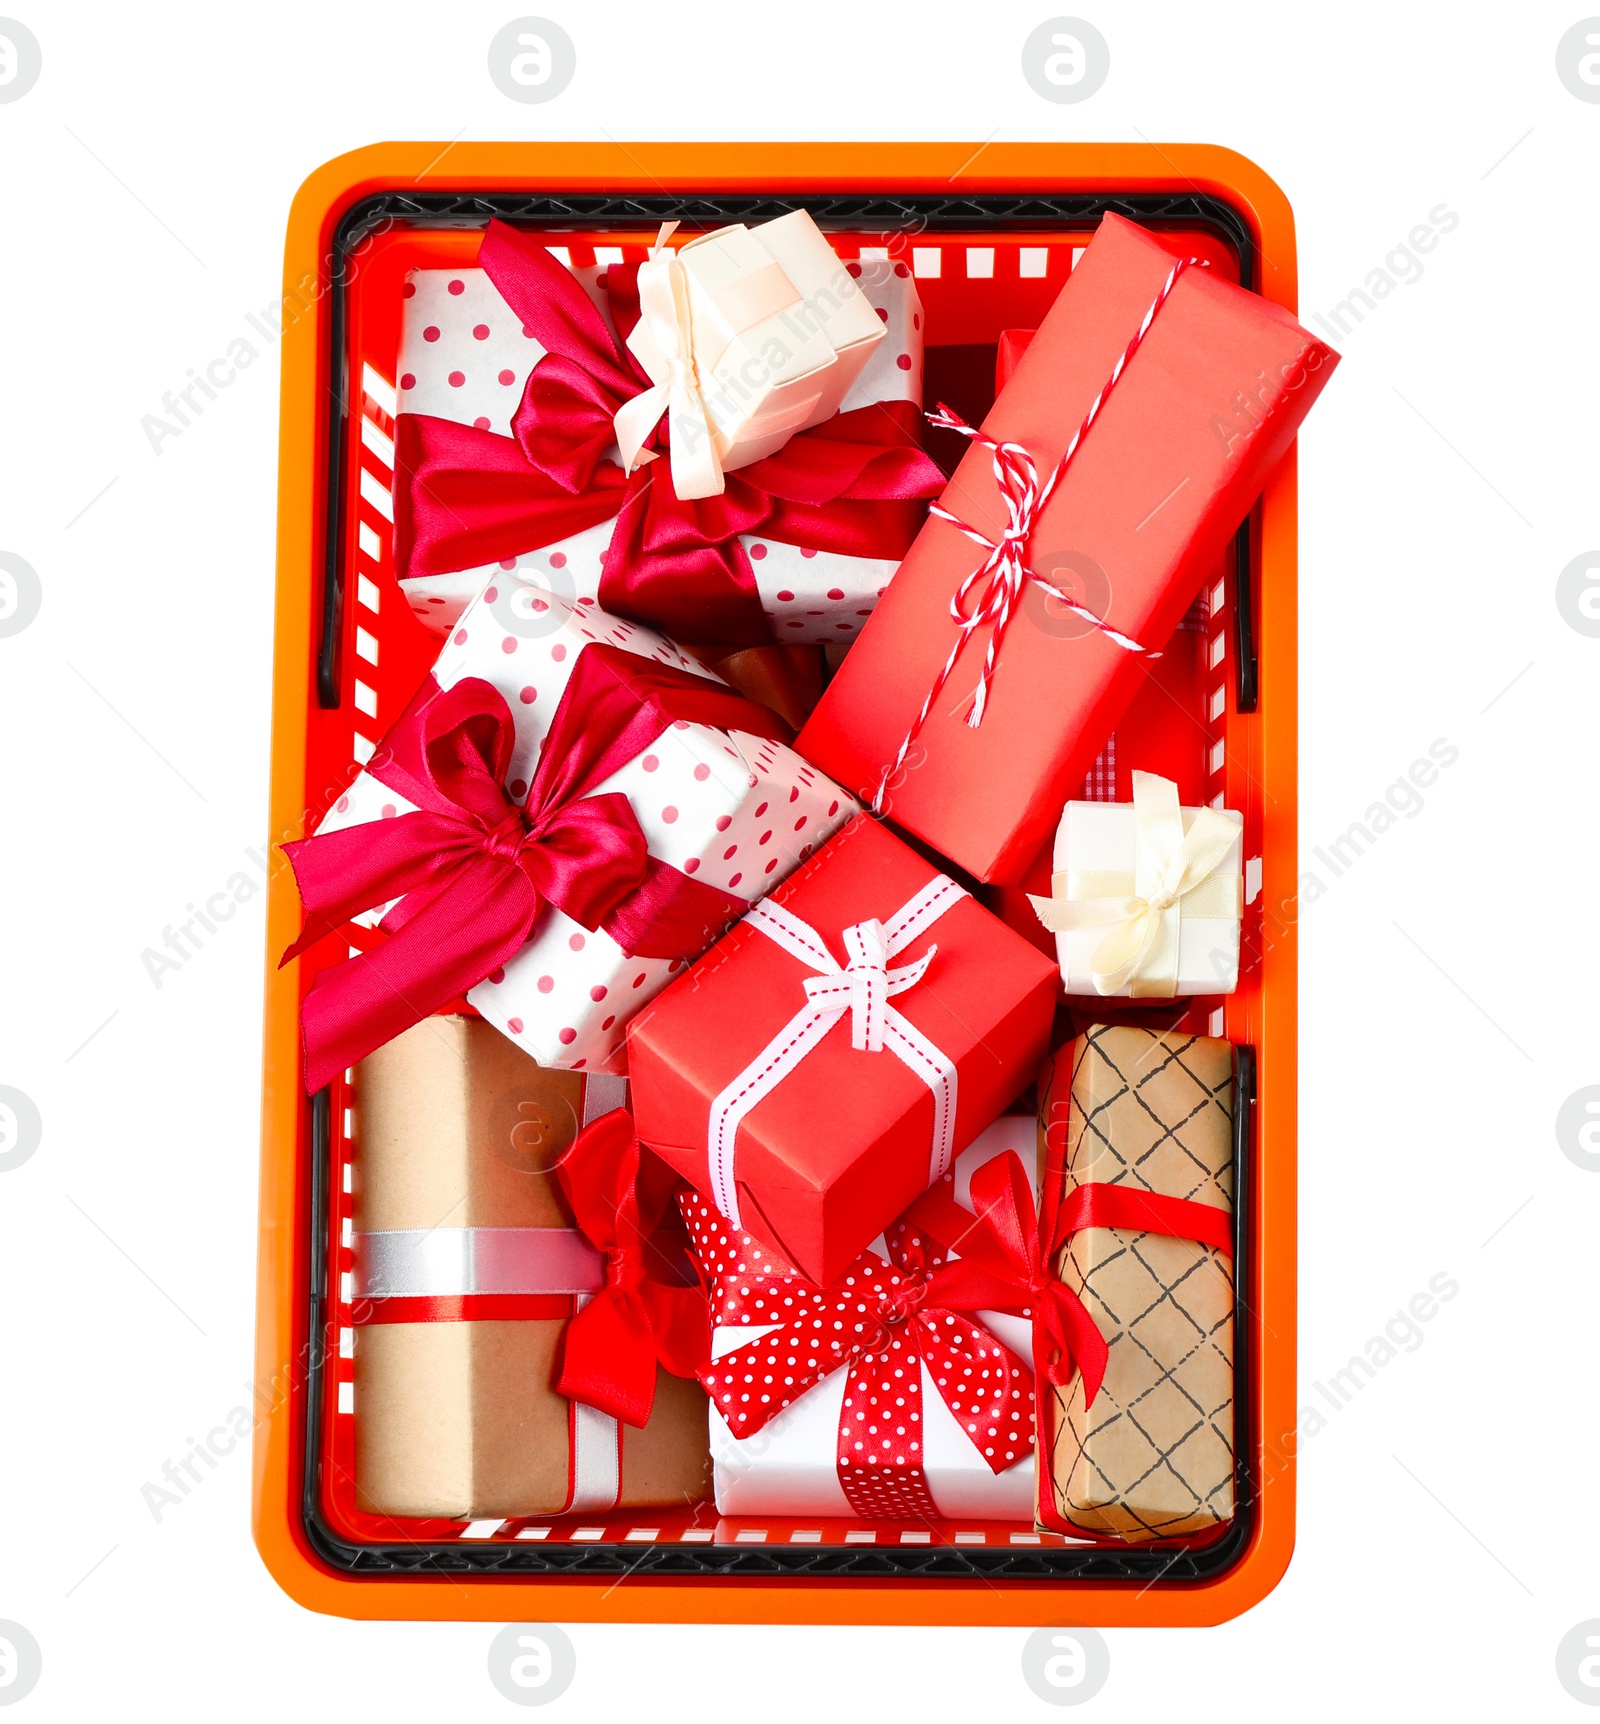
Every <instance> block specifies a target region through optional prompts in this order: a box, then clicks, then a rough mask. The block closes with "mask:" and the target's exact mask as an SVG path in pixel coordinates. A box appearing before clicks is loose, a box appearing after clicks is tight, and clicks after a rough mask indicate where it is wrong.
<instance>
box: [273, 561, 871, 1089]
mask: <svg viewBox="0 0 1600 1724" xmlns="http://www.w3.org/2000/svg"><path fill="white" fill-rule="evenodd" d="M780 734H781V727H780V726H779V724H778V722H777V721H776V720H775V719H774V718H773V717H772V715H771V714H770V713H769V712H768V711H767V709H766V708H764V707H761V706H758V705H756V704H755V703H753V702H750V701H747V700H745V699H743V697H741V696H739V695H737V694H735V693H734V691H732V690H731V689H729V688H728V687H727V686H726V685H725V684H723V683H722V682H720V681H719V680H718V679H717V678H715V677H714V676H712V675H711V674H710V673H709V672H707V671H705V670H704V669H703V668H702V667H700V666H698V665H696V664H695V663H694V662H693V661H692V660H690V659H688V658H687V657H686V656H685V655H684V654H683V653H681V652H680V651H679V650H678V648H676V647H675V646H673V645H672V644H671V643H670V642H669V641H667V640H665V639H664V638H663V637H661V636H660V635H657V634H654V633H652V632H651V631H650V630H648V629H642V628H639V627H637V626H635V625H634V624H631V623H627V622H622V621H619V620H618V619H616V618H614V617H610V616H607V615H605V614H604V613H603V612H602V611H600V610H599V609H598V607H596V606H595V605H593V604H589V603H582V604H576V605H568V604H565V603H563V602H561V601H560V600H556V599H551V598H547V597H545V596H543V595H541V594H539V593H537V592H534V591H532V590H530V589H528V588H525V587H523V586H522V585H521V584H520V583H519V582H517V581H515V580H508V579H505V578H504V577H502V578H501V579H500V580H498V581H496V582H495V583H494V584H492V585H491V586H489V587H487V588H485V590H484V591H483V592H482V593H481V594H480V595H479V596H478V598H477V599H476V600H474V601H473V603H472V604H471V605H469V606H468V608H467V609H466V611H465V612H464V613H463V614H462V616H461V618H460V620H459V622H458V624H457V626H456V629H455V631H454V633H453V634H452V635H451V637H450V640H449V642H448V644H447V645H446V647H445V649H444V651H443V652H442V653H441V654H440V655H439V658H438V660H437V661H436V663H435V665H434V668H433V671H432V674H431V676H430V677H429V678H428V679H427V681H426V682H425V683H424V685H423V687H422V689H421V690H420V691H419V692H418V695H417V696H416V697H415V698H414V699H413V701H412V703H411V705H410V707H409V708H408V709H407V711H406V713H405V714H404V715H403V716H402V717H401V719H400V720H399V721H397V723H396V724H395V726H394V727H393V728H392V729H391V730H390V732H389V734H388V736H387V737H386V738H385V739H384V742H383V744H382V745H381V747H380V748H379V750H378V752H377V753H376V754H375V755H374V756H373V758H372V760H371V761H370V762H369V763H368V765H367V766H366V768H365V769H364V770H363V771H362V772H361V773H360V774H359V775H358V777H357V778H356V779H355V780H354V781H353V782H352V784H351V785H350V788H349V790H348V791H347V793H346V794H345V795H344V796H342V797H341V798H340V799H339V801H338V802H337V803H336V804H335V805H334V807H333V808H332V809H331V810H330V811H329V813H328V816H327V818H326V819H325V820H324V821H323V823H322V826H321V827H320V829H319V831H318V833H317V835H316V836H315V837H314V838H311V839H307V840H303V841H301V842H299V843H296V844H290V845H286V846H285V853H286V854H287V855H288V856H289V858H290V861H291V862H292V864H293V866H294V869H295V874H296V879H297V882H298V884H299V887H300V892H301V897H302V899H303V900H304V902H305V904H306V910H307V924H306V930H305V932H304V933H303V934H302V936H301V939H300V941H299V942H298V944H297V946H296V947H295V948H293V949H294V950H303V949H305V948H306V947H307V946H309V945H311V944H313V943H314V942H315V941H316V940H317V939H318V938H319V937H321V936H322V935H325V934H328V933H337V932H338V931H339V930H341V929H342V928H344V927H345V926H346V924H347V923H348V922H350V921H351V920H360V921H364V922H367V923H371V922H373V921H378V922H379V925H380V926H381V928H382V929H383V931H384V932H385V933H386V934H387V935H388V938H387V939H385V940H382V941H379V942H377V943H375V944H374V945H373V946H372V948H371V949H370V950H369V951H366V952H363V953H362V954H360V955H359V956H357V957H352V958H350V959H349V960H348V961H347V962H343V963H338V964H335V965H333V966H331V967H329V968H325V969H323V970H322V971H320V972H319V973H318V975H317V977H316V979H315V981H314V983H313V985H312V988H311V991H310V992H309V994H308V995H307V996H306V999H305V1001H304V1003H303V1006H302V1021H303V1024H304V1027H305V1038H306V1049H307V1083H308V1087H310V1088H312V1089H316V1088H319V1087H320V1084H321V1082H323V1081H327V1079H328V1078H329V1077H330V1076H331V1075H332V1074H334V1073H336V1072H337V1071H339V1070H342V1069H343V1068H344V1067H345V1066H348V1065H350V1064H352V1063H353V1062H354V1060H355V1059H358V1058H360V1057H362V1056H363V1055H365V1054H366V1053H367V1052H370V1051H371V1049H372V1048H373V1047H376V1046H378V1045H380V1044H381V1043H382V1042H384V1041H386V1040H388V1039H389V1038H390V1037H391V1036H393V1035H395V1034H398V1033H399V1032H400V1031H401V1030H402V1029H404V1028H405V1027H406V1026H407V1024H409V1023H412V1022H415V1021H416V1020H417V1019H418V1018H421V1017H424V1016H426V1015H428V1014H429V1013H430V1012H433V1011H437V1010H439V1009H440V1007H441V1006H445V1005H447V1004H449V1003H450V1001H452V1000H453V999H457V998H459V997H460V996H461V995H462V994H465V997H466V999H467V1001H468V1002H469V1003H470V1004H471V1005H472V1006H473V1007H474V1008H475V1009H476V1010H477V1011H479V1012H480V1013H481V1014H482V1015H483V1017H484V1018H486V1019H487V1020H488V1021H489V1022H490V1023H491V1024H493V1025H494V1026H495V1027H496V1028H497V1029H499V1030H501V1031H503V1032H504V1034H506V1035H507V1036H509V1037H511V1038H512V1039H513V1040H514V1041H515V1042H516V1043H517V1045H518V1046H520V1047H522V1048H524V1049H525V1050H526V1051H527V1052H528V1053H529V1054H531V1055H532V1056H533V1057H534V1058H535V1059H537V1060H538V1061H539V1062H540V1063H541V1064H544V1065H553V1066H564V1067H571V1068H574V1069H584V1068H590V1069H592V1068H595V1067H598V1066H601V1065H603V1064H604V1063H605V1062H607V1061H609V1060H610V1059H612V1057H613V1056H614V1055H616V1054H617V1053H618V1051H619V1049H620V1047H621V1043H622V1038H623V1033H624V1030H625V1028H626V1026H627V1023H628V1020H629V1018H630V1017H631V1016H632V1014H633V1013H635V1012H637V1011H638V1010H639V1008H640V1007H641V1006H642V1005H644V1004H645V1003H646V1002H647V1001H649V1000H650V999H651V998H652V997H653V996H654V995H655V994H656V993H657V992H658V991H659V990H660V989H661V988H662V987H663V986H664V985H665V983H666V982H667V980H668V979H669V977H670V976H671V975H672V974H673V972H674V971H676V970H680V969H682V968H683V966H684V963H685V962H686V961H687V960H688V959H690V958H692V957H694V956H695V955H697V954H698V953H699V952H701V951H704V950H705V948H706V947H707V946H709V945H710V944H711V943H712V942H713V941H714V940H715V939H716V938H717V936H718V935H719V934H720V933H721V932H722V930H723V929H724V928H726V927H727V926H728V924H729V923H730V922H732V921H734V920H736V919H737V918H738V917H739V916H740V915H742V914H743V913H744V912H745V911H746V910H747V909H748V908H749V906H750V905H751V904H752V903H754V902H755V901H756V900H757V899H759V898H760V897H761V896H762V895H763V894H764V893H765V892H767V891H768V890H769V889H770V888H771V887H772V886H774V885H775V884H776V883H777V882H778V881H780V880H782V879H783V878H784V876H785V875H786V874H787V873H788V872H789V871H790V870H791V869H792V868H793V867H794V866H795V865H796V863H798V862H800V861H802V860H803V859H805V858H806V857H807V856H809V855H810V854H811V852H812V850H813V849H814V848H816V847H817V846H818V845H820V844H822V843H823V841H824V840H825V839H826V838H827V837H828V835H829V834H830V833H831V832H833V831H834V830H835V829H836V828H837V827H838V826H839V825H841V824H842V823H843V822H844V821H845V820H847V819H848V818H849V817H850V815H851V814H852V813H854V812H855V808H856V804H855V803H854V802H853V801H852V799H851V798H850V797H849V796H847V795H846V794H845V793H844V792H843V791H842V790H840V789H839V787H838V786H837V785H835V784H833V783H832V782H831V781H830V780H828V779H827V778H825V777H823V775H822V774H821V773H819V772H817V771H815V770H814V769H813V768H812V767H810V766H808V765H807V764H806V762H805V761H803V760H802V759H800V757H799V756H798V755H796V754H795V753H794V752H793V750H791V749H789V748H788V747H786V746H785V745H784V743H783V742H782V741H780V740H779V736H780ZM547 742H548V743H549V745H550V746H549V747H548V748H546V743H547ZM358 829H359V835H358Z"/></svg>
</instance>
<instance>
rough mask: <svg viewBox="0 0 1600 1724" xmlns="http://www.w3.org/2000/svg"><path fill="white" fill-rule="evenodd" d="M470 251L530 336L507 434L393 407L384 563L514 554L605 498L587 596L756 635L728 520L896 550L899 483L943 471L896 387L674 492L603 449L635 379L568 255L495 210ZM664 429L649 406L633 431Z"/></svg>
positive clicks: (909, 522) (585, 516)
mask: <svg viewBox="0 0 1600 1724" xmlns="http://www.w3.org/2000/svg"><path fill="white" fill-rule="evenodd" d="M478 262H479V264H480V265H481V267H482V268H483V269H484V271H485V272H486V273H487V274H488V276H489V278H490V280H491V281H492V282H493V283H494V285H495V287H496V288H497V289H498V290H499V292H500V294H501V296H502V297H503V298H504V299H505V300H506V301H507V303H508V304H509V305H510V306H511V308H512V310H513V312H514V313H515V314H516V315H517V316H518V317H520V318H521V319H522V323H523V326H524V329H525V331H526V332H527V333H528V334H529V335H531V336H533V337H535V338H536V339H537V340H538V341H539V342H540V344H541V345H542V346H543V347H544V348H545V349H546V353H545V356H544V357H543V358H542V359H541V360H540V361H539V362H538V364H537V365H536V366H535V367H534V369H533V371H532V373H531V375H530V376H529V378H528V383H527V388H526V391H525V393H524V395H523V399H522V404H521V406H520V407H519V408H518V410H517V413H516V415H515V417H514V419H513V421H512V432H513V434H512V436H511V437H509V438H507V437H502V436H499V435H497V434H495V433H493V432H489V431H484V430H480V429H478V428H477V427H475V426H469V425H460V424H457V423H455V422H453V421H451V420H447V419H439V418H435V417H433V416H431V415H427V414H412V413H403V414H401V415H400V417H399V419H398V420H397V422H396V442H395V457H396V458H395V479H396V485H395V517H394V519H395V564H396V571H397V573H398V575H399V576H400V578H401V579H402V580H404V579H407V578H410V577H415V576H427V575H442V574H448V573H452V572H454V571H457V570H463V569H472V568H477V567H481V566H484V565H486V564H491V563H495V562H499V561H502V560H506V559H514V558H516V557H518V556H520V555H523V554H524V553H526V552H528V551H532V550H535V549H537V548H538V547H540V546H542V545H548V544H551V543H553V542H554V541H556V540H559V539H563V538H565V537H567V536H569V535H571V534H574V533H577V532H580V531H582V530H584V529H585V528H588V527H593V526H596V525H598V524H599V523H600V522H602V521H606V520H609V519H611V518H612V517H613V516H614V517H616V526H615V528H614V530H613V532H612V535H611V539H610V543H609V545H608V546H607V548H606V552H605V556H604V563H603V573H602V577H601V584H600V592H599V598H600V603H601V605H602V607H603V608H604V609H605V610H607V611H610V612H613V613H615V614H617V615H621V616H628V617H632V618H634V619H636V620H638V621H641V622H646V623H650V624H652V625H654V626H656V627H659V628H661V629H663V630H665V631H666V632H667V633H669V634H672V635H676V636H678V637H679V638H682V639H690V640H699V641H708V642H713V643H716V644H722V645H730V646H749V645H757V644H761V643H764V642H768V641H770V640H771V639H772V638H773V635H772V629H771V626H770V624H769V622H768V620H767V617H766V615H765V613H764V611H763V609H762V605H761V600H760V597H759V594H758V592H757V588H756V582H755V577H754V574H753V572H752V570H751V567H750V562H749V558H748V556H747V555H746V553H745V550H744V548H743V546H742V545H741V544H740V543H739V535H740V534H741V533H760V534H762V535H764V536H766V537H768V538H771V539H776V540H779V541H781V542H783V543H787V544H792V545H798V546H801V547H802V548H804V549H806V550H808V551H828V552H838V553H842V554H844V555H847V556H852V557H864V558H874V559H898V558H900V557H902V556H903V555H904V554H905V552H906V550H907V549H908V548H909V546H910V544H911V541H912V539H913V538H914V537H915V536H916V532H917V528H918V526H919V524H920V521H921V516H922V511H921V510H920V509H918V508H917V507H916V503H917V500H918V499H922V498H928V497H933V496H936V495H937V494H938V493H939V491H940V490H941V489H942V488H943V486H944V478H943V475H942V474H941V473H940V472H939V470H938V468H937V467H936V466H935V465H934V464H933V462H932V461H930V460H929V459H928V457H927V456H926V455H924V454H923V453H922V451H921V449H920V448H919V446H918V443H917V417H918V416H917V412H916V409H915V407H914V405H913V404H912V403H910V402H904V401H894V402H879V403H876V404H874V405H873V406H870V407H864V408H860V409H857V410H856V411H854V412H850V413H842V414H839V415H837V416H836V417H835V418H833V419H831V420H829V421H828V422H827V423H826V424H824V425H822V426H819V427H817V428H816V429H814V430H811V431H803V432H800V433H798V434H797V435H796V436H794V437H793V438H792V439H791V440H790V441H789V443H788V444H787V445H786V446H785V447H784V448H783V449H782V450H780V451H779V452H778V453H777V454H776V455H771V456H768V457H767V458H766V459H764V460H761V461H757V462H754V463H753V464H752V465H750V466H748V467H743V468H740V469H739V470H738V471H737V472H733V473H729V474H728V475H727V476H726V489H725V490H724V491H723V492H722V493H721V494H720V495H717V496H711V497H706V498H702V499H698V500H694V501H687V500H684V499H682V498H680V497H678V496H677V494H676V493H675V492H674V490H673V488H672V482H671V477H670V473H669V471H668V463H667V462H665V461H651V462H648V463H646V464H644V465H642V466H639V467H637V468H635V470H634V471H633V473H632V474H631V475H628V474H624V472H623V470H622V469H621V467H619V466H618V465H617V464H616V463H615V462H614V461H612V460H610V459H608V458H607V456H608V451H609V450H610V449H611V448H612V446H613V445H614V443H615V440H616V433H615V428H614V425H613V420H614V418H615V416H616V413H617V411H618V409H619V408H621V407H622V406H623V405H624V404H625V403H626V402H628V401H630V400H633V399H635V398H637V397H638V396H639V395H641V394H643V393H645V392H646V391H647V390H649V389H650V388H651V387H652V385H651V382H650V379H649V378H648V377H647V376H646V375H645V373H644V372H643V370H642V369H641V368H640V366H639V365H638V362H637V361H636V360H635V359H634V357H633V355H632V354H631V353H630V352H629V351H628V349H627V348H626V347H625V346H622V345H621V343H620V342H619V341H618V340H617V339H616V338H614V337H613V335H612V333H611V331H610V329H609V328H608V327H607V325H606V321H605V319H604V318H603V317H602V316H601V315H600V312H599V311H598V310H597V309H596V307H595V305H594V303H593V302H592V301H591V300H590V298H589V296H588V295H587V294H586V293H585V292H584V290H583V288H582V287H581V286H580V285H579V283H578V282H577V281H576V280H575V279H574V277H573V276H572V274H571V272H570V271H568V270H567V269H566V268H565V267H564V266H563V265H561V264H560V263H558V262H557V261H556V260H555V259H554V258H552V257H551V256H550V254H549V253H548V252H547V251H546V249H545V247H544V245H543V244H542V243H541V242H540V241H539V240H537V239H535V238H533V237H532V236H530V235H526V234H522V233H519V232H518V231H517V230H516V229H514V228H511V227H508V226H506V225H505V224H504V223H502V222H499V221H492V222H490V224H489V227H488V231H487V232H486V233H485V235H484V239H483V245H482V248H481V250H480V252H479V256H478ZM613 272H614V273H616V274H618V275H619V276H620V275H621V274H622V268H621V266H613ZM619 309H620V307H619ZM665 443H666V428H665V422H663V424H662V425H660V426H658V427H657V428H656V429H655V430H654V431H653V432H652V433H651V435H650V437H649V438H647V439H646V442H645V446H646V447H647V448H655V449H657V450H659V449H661V448H664V447H665Z"/></svg>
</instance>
